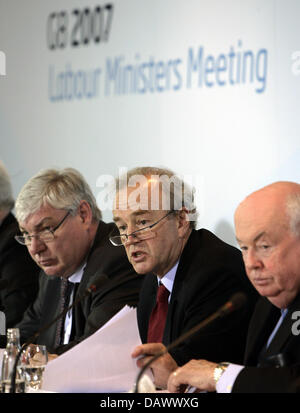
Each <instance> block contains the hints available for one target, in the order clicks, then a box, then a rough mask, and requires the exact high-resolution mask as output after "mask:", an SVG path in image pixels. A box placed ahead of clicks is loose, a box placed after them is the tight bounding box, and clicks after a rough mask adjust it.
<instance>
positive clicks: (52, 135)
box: [0, 0, 300, 244]
mask: <svg viewBox="0 0 300 413" xmlns="http://www.w3.org/2000/svg"><path fill="white" fill-rule="evenodd" d="M299 17H300V2H299V1H298V0H277V1H276V0H264V1H261V0H257V1H256V0H244V1H240V0H209V1H208V0H163V1H162V0H151V1H150V0H148V1H147V0H113V1H112V2H110V1H109V0H107V1H101V0H98V1H95V0H81V1H79V0H59V1H58V0H52V1H51V2H50V1H49V2H46V1H40V0H26V2H22V1H18V0H10V1H5V0H0V51H1V52H0V136H1V148H0V158H1V159H2V160H3V162H4V163H5V165H6V167H7V169H8V171H9V173H10V175H11V177H12V183H13V188H14V194H15V195H17V193H18V191H19V190H20V188H21V187H22V185H23V184H24V183H25V182H26V181H27V180H28V179H29V178H30V177H31V176H32V175H33V174H35V173H36V172H38V171H39V170H40V169H42V168H48V167H66V166H72V167H75V168H77V169H79V170H80V171H81V172H82V173H83V175H84V176H85V177H86V179H87V180H88V182H89V184H90V185H91V187H92V189H93V191H94V193H95V196H96V197H97V200H99V202H100V200H101V194H103V190H104V183H103V182H104V181H105V179H104V180H103V179H102V178H103V175H106V176H117V175H118V174H119V171H120V169H122V168H123V170H124V168H131V167H133V166H138V165H155V166H166V167H168V168H171V169H173V170H174V171H175V172H177V173H178V174H180V175H181V176H184V177H186V178H187V180H189V181H190V182H191V183H193V184H194V185H195V187H196V199H197V205H198V209H199V213H200V216H199V220H198V227H206V228H208V229H210V230H212V231H214V232H215V233H216V234H217V235H219V236H220V237H221V238H223V239H225V240H226V241H228V242H230V243H233V244H235V240H234V235H233V212H234V209H235V208H236V206H237V204H238V203H239V202H240V201H241V200H242V199H243V198H244V197H245V196H246V195H247V194H249V193H250V192H251V191H253V190H255V189H257V188H259V187H261V186H263V185H266V184H269V183H271V182H273V181H275V180H293V181H299V156H300V140H299V123H300V116H299V111H300V110H299V92H300V43H299V39H300V25H299ZM101 177H102V178H101ZM103 216H104V219H105V220H106V221H109V220H110V219H111V211H110V210H109V208H105V211H104V214H103Z"/></svg>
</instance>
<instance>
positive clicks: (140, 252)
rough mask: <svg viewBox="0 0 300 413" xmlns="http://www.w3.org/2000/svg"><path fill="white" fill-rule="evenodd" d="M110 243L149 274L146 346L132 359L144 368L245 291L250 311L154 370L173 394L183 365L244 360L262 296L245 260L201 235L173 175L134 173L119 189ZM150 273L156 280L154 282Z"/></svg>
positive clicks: (144, 298) (143, 310)
mask: <svg viewBox="0 0 300 413" xmlns="http://www.w3.org/2000/svg"><path fill="white" fill-rule="evenodd" d="M116 184H117V185H116V198H115V205H114V211H113V215H114V221H115V223H116V225H117V228H118V231H119V232H118V233H112V234H111V236H110V240H111V242H112V243H113V245H115V246H116V247H118V248H122V249H123V248H125V250H126V253H127V257H128V259H129V261H130V262H131V264H132V265H133V267H134V269H135V271H136V272H137V273H139V274H147V275H146V278H145V281H144V283H143V286H142V290H141V294H140V301H139V305H138V312H137V314H138V325H139V331H140V335H141V340H142V342H143V343H145V344H143V345H141V346H138V347H137V348H136V349H134V351H133V353H132V356H133V357H140V356H144V357H143V359H140V360H139V361H138V365H139V366H140V367H142V366H143V365H144V364H145V363H146V362H147V361H148V360H149V357H148V356H151V355H154V354H156V353H157V352H159V351H161V350H163V349H165V346H166V345H168V344H169V343H171V342H173V341H174V340H175V339H177V338H178V337H180V336H181V335H182V334H183V333H185V332H187V331H189V330H190V329H191V328H192V327H194V326H195V325H196V324H198V323H199V322H201V321H202V320H204V319H206V317H208V316H209V315H211V314H212V313H213V312H214V311H216V310H217V309H218V308H219V307H220V306H222V305H223V304H224V303H225V302H226V301H227V300H228V299H229V298H230V297H231V296H232V295H233V294H234V293H235V292H237V291H242V292H244V293H245V294H246V295H247V297H248V303H247V306H246V307H245V308H243V309H242V310H241V311H239V312H236V313H235V314H232V316H231V317H228V318H227V319H223V320H222V321H220V322H216V323H215V324H213V325H211V326H210V327H209V328H207V329H206V330H203V331H202V332H201V333H198V334H195V335H194V336H193V337H192V338H190V339H188V340H186V341H185V342H184V343H183V344H181V345H179V346H178V347H176V348H174V349H173V350H172V351H171V352H170V353H168V354H166V355H165V356H164V357H161V358H160V359H158V360H157V361H156V362H155V363H153V365H152V368H153V371H154V376H155V383H156V385H157V386H158V387H166V384H167V378H168V375H169V374H170V372H171V371H172V370H174V369H175V368H176V367H177V365H182V364H184V363H186V362H187V361H188V360H190V359H192V358H196V357H198V358H199V356H200V355H201V357H204V355H206V357H207V356H208V355H209V356H210V358H211V359H213V360H215V361H220V360H224V359H225V360H226V359H230V358H233V359H234V360H242V355H243V352H244V346H245V339H246V331H247V327H248V322H249V318H250V315H251V313H252V309H253V306H254V302H255V300H256V293H255V291H254V289H253V288H252V287H251V285H250V283H249V281H248V280H247V277H246V275H245V271H244V266H243V261H242V257H241V254H240V252H239V251H238V250H237V249H236V248H234V247H232V246H230V245H227V244H225V243H224V242H223V241H221V240H220V239H218V238H217V237H216V236H215V235H214V234H212V233H211V232H210V231H207V230H205V229H200V230H196V229H195V225H196V208H195V205H194V199H193V192H192V191H191V190H189V189H188V186H187V184H186V183H184V182H183V181H182V180H180V179H179V178H178V177H176V176H175V175H174V173H173V172H172V171H169V170H165V169H160V168H151V167H145V168H135V169H133V170H131V171H129V172H128V173H127V174H126V176H124V177H120V179H119V180H118V181H117V182H116ZM148 273H149V274H148Z"/></svg>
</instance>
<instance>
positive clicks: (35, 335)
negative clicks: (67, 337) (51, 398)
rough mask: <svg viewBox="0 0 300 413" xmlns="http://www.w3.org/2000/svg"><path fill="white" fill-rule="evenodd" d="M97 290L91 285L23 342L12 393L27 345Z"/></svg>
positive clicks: (11, 387)
mask: <svg viewBox="0 0 300 413" xmlns="http://www.w3.org/2000/svg"><path fill="white" fill-rule="evenodd" d="M95 290H96V287H95V286H94V285H91V286H90V287H89V288H88V289H87V290H86V291H85V292H84V293H83V294H81V295H79V296H78V297H77V298H76V299H75V300H74V301H73V303H72V304H70V305H69V306H68V307H67V308H65V309H64V310H63V311H62V312H61V313H60V314H58V316H57V317H55V319H54V320H52V321H51V322H50V323H48V324H46V325H45V326H43V327H42V328H41V329H40V330H38V331H37V332H36V333H35V334H33V335H32V336H31V337H30V338H29V339H28V340H27V341H26V342H25V343H23V344H22V346H21V348H20V350H19V351H18V354H17V356H16V359H15V362H14V366H13V370H12V374H11V381H10V393H15V392H16V376H17V365H18V362H19V360H20V357H21V354H22V352H23V351H24V350H25V349H26V347H27V346H29V344H30V343H32V342H34V340H35V339H36V338H37V337H38V336H39V335H40V334H41V333H43V332H44V331H46V330H47V329H48V328H50V327H51V326H52V325H53V324H55V323H56V322H57V321H58V320H59V319H60V318H62V317H64V316H65V315H66V314H67V312H68V311H70V310H71V309H72V308H73V307H75V306H76V305H77V304H78V303H79V301H81V300H82V299H83V298H84V297H86V296H87V295H89V294H90V293H92V292H94V291H95Z"/></svg>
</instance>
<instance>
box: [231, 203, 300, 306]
mask: <svg viewBox="0 0 300 413" xmlns="http://www.w3.org/2000/svg"><path fill="white" fill-rule="evenodd" d="M235 226H236V237H237V240H238V242H239V245H240V247H241V250H242V254H243V259H244V263H245V267H246V271H247V275H248V277H249V279H250V281H251V283H252V284H253V285H254V287H255V288H256V289H257V291H258V292H259V294H261V295H262V296H265V297H267V298H268V299H269V300H270V301H271V302H272V303H273V304H274V305H276V306H277V307H279V308H286V307H287V306H288V305H289V304H290V303H291V302H292V301H293V300H294V298H295V297H296V295H297V294H298V293H299V292H300V239H299V237H297V236H296V235H294V234H293V233H292V232H291V230H290V227H289V220H288V217H287V216H286V213H285V211H284V212H283V210H282V209H281V210H280V208H277V209H276V211H275V210H274V205H272V204H271V205H268V202H267V200H265V202H264V204H263V205H262V204H260V205H259V204H252V203H250V204H248V205H247V203H246V204H245V205H242V206H240V207H239V208H238V210H237V213H236V217H235Z"/></svg>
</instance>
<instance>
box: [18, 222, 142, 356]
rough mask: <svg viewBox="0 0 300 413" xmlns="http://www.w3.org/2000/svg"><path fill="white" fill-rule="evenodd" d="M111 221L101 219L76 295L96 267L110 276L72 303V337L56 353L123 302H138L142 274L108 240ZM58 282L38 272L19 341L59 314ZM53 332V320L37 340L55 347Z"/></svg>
mask: <svg viewBox="0 0 300 413" xmlns="http://www.w3.org/2000/svg"><path fill="white" fill-rule="evenodd" d="M114 225H115V224H113V223H110V224H106V223H104V222H103V221H100V223H99V226H98V230H97V234H96V236H95V240H94V243H93V246H92V248H91V251H90V253H89V256H88V258H87V265H86V267H85V270H84V273H83V276H82V279H81V282H80V284H79V287H78V289H77V293H76V296H77V295H78V294H81V293H82V292H84V291H85V290H86V288H87V287H88V286H89V285H90V283H91V281H92V277H93V276H94V274H95V273H96V272H97V271H101V272H103V273H104V274H106V275H107V276H108V278H109V280H108V282H107V283H106V284H105V285H104V286H103V288H100V289H99V291H97V292H95V293H92V294H90V295H88V296H87V297H85V298H84V299H83V300H82V301H80V303H79V304H78V305H77V306H76V307H75V309H74V312H73V322H72V326H73V336H74V339H73V340H72V342H70V343H69V344H68V345H65V346H62V347H60V348H58V349H56V350H55V352H56V353H61V352H63V351H66V350H67V349H69V348H70V347H72V346H73V345H75V344H77V343H78V342H79V341H81V340H83V339H84V338H86V337H87V336H89V335H91V334H92V333H94V332H95V331H96V330H97V329H98V328H100V327H101V326H103V325H104V324H105V323H106V322H107V321H108V320H109V319H110V318H111V317H113V316H114V315H115V314H116V313H117V312H118V311H119V310H120V309H121V308H123V307H124V306H125V305H129V306H136V305H137V303H138V296H139V290H140V287H141V284H142V281H143V276H138V275H137V274H136V273H135V272H134V270H133V268H132V266H131V264H129V261H128V259H127V256H126V254H125V250H124V248H121V247H120V248H118V247H114V246H113V245H112V244H111V243H110V242H109V239H108V235H109V233H110V232H111V231H112V229H113V227H114ZM60 283H61V279H60V277H50V276H47V275H46V274H45V273H44V272H42V273H41V274H40V290H39V294H38V297H37V299H36V301H35V302H34V304H33V305H32V306H31V307H30V308H29V309H28V310H27V312H26V314H25V315H24V318H23V320H22V321H21V323H20V324H19V325H18V327H19V328H20V333H21V340H22V341H25V340H27V339H28V338H29V337H31V336H32V335H33V334H34V333H35V332H36V331H38V330H39V329H40V328H41V327H42V326H44V325H46V324H47V323H49V322H51V321H52V320H53V319H54V318H55V317H56V316H57V315H58V314H59V305H58V302H59V296H60ZM55 334H56V323H55V324H54V325H53V326H52V327H51V328H49V329H48V330H46V331H45V332H43V333H41V334H40V336H39V337H38V339H37V342H38V343H40V344H45V345H46V346H47V347H48V348H49V349H50V351H54V349H53V347H54V342H55Z"/></svg>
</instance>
